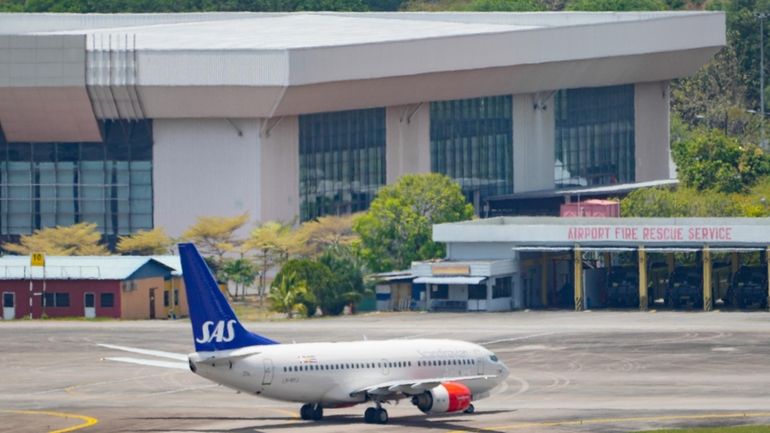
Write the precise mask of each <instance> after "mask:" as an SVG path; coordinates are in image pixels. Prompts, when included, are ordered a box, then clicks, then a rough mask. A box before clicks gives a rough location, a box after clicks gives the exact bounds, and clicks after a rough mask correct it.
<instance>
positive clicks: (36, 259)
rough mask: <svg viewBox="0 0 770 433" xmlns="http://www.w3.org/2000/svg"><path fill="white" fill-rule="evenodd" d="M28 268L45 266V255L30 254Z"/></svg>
mask: <svg viewBox="0 0 770 433" xmlns="http://www.w3.org/2000/svg"><path fill="white" fill-rule="evenodd" d="M29 261H30V264H29V265H30V266H45V254H43V253H32V254H31V255H30V256H29Z"/></svg>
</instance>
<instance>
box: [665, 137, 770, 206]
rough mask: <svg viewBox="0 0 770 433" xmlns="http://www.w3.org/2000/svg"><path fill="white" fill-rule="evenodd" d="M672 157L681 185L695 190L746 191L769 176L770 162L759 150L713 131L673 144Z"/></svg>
mask: <svg viewBox="0 0 770 433" xmlns="http://www.w3.org/2000/svg"><path fill="white" fill-rule="evenodd" d="M672 155H673V158H674V162H675V163H676V165H677V172H678V174H679V179H680V180H681V181H682V183H683V184H684V186H689V187H692V188H695V189H698V190H706V189H715V190H717V191H720V192H727V193H729V192H740V191H746V190H747V189H748V188H749V187H750V186H752V185H754V184H755V183H756V181H757V179H758V178H759V177H761V176H764V175H766V174H769V173H770V159H769V158H768V156H767V155H766V154H765V153H764V152H762V150H761V149H759V148H758V147H757V146H755V145H750V144H743V145H741V143H740V142H739V141H738V140H737V139H736V138H734V137H728V136H727V135H725V134H724V132H722V131H720V130H715V129H711V130H706V131H703V130H699V131H695V132H694V133H693V134H691V135H690V136H689V137H688V138H687V139H685V140H682V141H679V142H675V143H673V146H672Z"/></svg>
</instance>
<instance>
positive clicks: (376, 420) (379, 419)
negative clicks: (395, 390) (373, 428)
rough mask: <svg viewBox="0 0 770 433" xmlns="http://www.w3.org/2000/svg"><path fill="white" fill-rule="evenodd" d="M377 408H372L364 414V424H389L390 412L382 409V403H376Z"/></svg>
mask: <svg viewBox="0 0 770 433" xmlns="http://www.w3.org/2000/svg"><path fill="white" fill-rule="evenodd" d="M375 404H376V405H377V407H376V408H375V407H370V408H368V409H366V411H365V412H364V422H365V423H367V424H387V422H388V411H387V410H385V409H383V408H382V404H381V403H380V402H375Z"/></svg>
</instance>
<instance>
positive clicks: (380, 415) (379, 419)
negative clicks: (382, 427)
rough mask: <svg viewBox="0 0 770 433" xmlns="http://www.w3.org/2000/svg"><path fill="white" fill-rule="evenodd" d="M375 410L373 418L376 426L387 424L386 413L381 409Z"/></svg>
mask: <svg viewBox="0 0 770 433" xmlns="http://www.w3.org/2000/svg"><path fill="white" fill-rule="evenodd" d="M375 410H376V413H375V418H374V420H375V422H376V423H377V424H387V423H388V411H387V410H385V409H382V408H380V409H375Z"/></svg>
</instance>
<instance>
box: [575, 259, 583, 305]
mask: <svg viewBox="0 0 770 433" xmlns="http://www.w3.org/2000/svg"><path fill="white" fill-rule="evenodd" d="M574 251H575V252H574V262H575V263H574V265H575V272H574V273H573V274H574V281H573V286H574V287H575V311H583V253H582V252H581V251H580V245H575V250H574Z"/></svg>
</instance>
